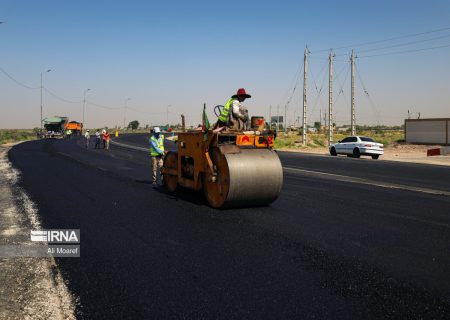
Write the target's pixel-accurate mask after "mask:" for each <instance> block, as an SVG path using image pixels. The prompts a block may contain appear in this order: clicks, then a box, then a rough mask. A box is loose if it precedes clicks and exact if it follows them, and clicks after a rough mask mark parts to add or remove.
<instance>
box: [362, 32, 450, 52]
mask: <svg viewBox="0 0 450 320" xmlns="http://www.w3.org/2000/svg"><path fill="white" fill-rule="evenodd" d="M448 37H450V34H447V35H445V36H441V37H435V38H430V39H423V40H418V41H410V42H405V43H401V44H395V45H391V46H387V47H380V48H373V49H366V50H359V51H358V52H370V51H379V50H384V49H391V48H397V47H403V46H408V45H411V44H416V43H423V42H428V41H433V40H438V39H443V38H448Z"/></svg>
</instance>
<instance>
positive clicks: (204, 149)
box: [161, 117, 283, 208]
mask: <svg viewBox="0 0 450 320" xmlns="http://www.w3.org/2000/svg"><path fill="white" fill-rule="evenodd" d="M260 118H262V117H260ZM259 121H260V122H261V119H259ZM263 121H264V118H262V122H263ZM252 122H253V121H252ZM258 129H260V130H258ZM274 139H275V132H274V131H271V130H265V129H263V126H259V128H257V127H255V128H252V130H247V131H243V130H234V129H230V128H224V127H223V128H218V129H216V130H212V129H208V130H202V131H200V130H199V131H195V130H191V131H187V132H181V133H178V139H177V144H178V146H177V151H176V152H172V151H171V152H168V153H167V154H166V155H165V157H164V164H163V168H162V170H161V172H162V174H163V181H164V185H165V187H166V188H167V190H168V191H170V192H174V191H175V190H176V189H177V187H178V186H182V187H185V188H189V189H193V190H202V189H203V192H204V194H205V197H206V200H207V201H208V203H209V204H210V205H211V206H212V207H214V208H228V207H248V206H260V205H267V204H270V203H271V202H273V201H275V199H277V197H278V195H279V193H280V191H281V187H282V184H283V170H282V167H281V162H280V159H279V157H278V154H277V153H276V151H275V150H273V146H274Z"/></svg>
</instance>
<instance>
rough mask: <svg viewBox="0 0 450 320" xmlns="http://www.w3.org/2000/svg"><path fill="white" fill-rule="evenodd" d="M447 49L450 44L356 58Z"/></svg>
mask: <svg viewBox="0 0 450 320" xmlns="http://www.w3.org/2000/svg"><path fill="white" fill-rule="evenodd" d="M448 47H450V44H446V45H443V46H436V47H428V48H420V49H411V50H403V51H394V52H387V53H380V54H373V55H368V56H358V58H360V59H362V58H372V57H381V56H389V55H395V54H403V53H413V52H420V51H427V50H434V49H441V48H448Z"/></svg>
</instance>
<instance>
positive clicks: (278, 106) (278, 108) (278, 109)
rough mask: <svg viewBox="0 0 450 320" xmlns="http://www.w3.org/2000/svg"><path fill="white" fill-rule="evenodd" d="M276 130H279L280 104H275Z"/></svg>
mask: <svg viewBox="0 0 450 320" xmlns="http://www.w3.org/2000/svg"><path fill="white" fill-rule="evenodd" d="M277 130H278V131H280V105H277Z"/></svg>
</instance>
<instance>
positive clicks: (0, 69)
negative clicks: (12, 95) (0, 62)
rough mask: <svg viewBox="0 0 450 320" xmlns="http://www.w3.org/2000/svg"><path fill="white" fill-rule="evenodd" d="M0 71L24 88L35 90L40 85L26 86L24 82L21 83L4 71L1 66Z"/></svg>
mask: <svg viewBox="0 0 450 320" xmlns="http://www.w3.org/2000/svg"><path fill="white" fill-rule="evenodd" d="M0 71H1V72H2V73H3V74H4V75H5V76H7V77H8V78H9V79H10V80H12V81H14V82H15V83H16V84H18V85H19V86H21V87H24V88H26V89H33V90H36V89H40V88H41V87H30V86H27V85H26V84H23V83H22V82H20V81H19V80H16V79H15V78H14V77H13V76H11V75H10V74H9V73H8V72H6V71H5V70H4V69H3V68H1V67H0Z"/></svg>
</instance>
